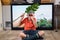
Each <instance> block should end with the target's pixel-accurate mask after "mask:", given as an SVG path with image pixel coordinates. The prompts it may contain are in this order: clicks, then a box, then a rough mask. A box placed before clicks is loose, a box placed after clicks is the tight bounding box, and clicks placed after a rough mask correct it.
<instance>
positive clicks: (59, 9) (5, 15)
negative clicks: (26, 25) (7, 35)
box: [0, 0, 60, 29]
mask: <svg viewBox="0 0 60 40" xmlns="http://www.w3.org/2000/svg"><path fill="white" fill-rule="evenodd" d="M37 2H39V3H54V28H56V27H55V26H56V25H55V24H56V21H55V19H57V20H58V21H57V24H58V29H60V25H59V24H60V0H0V27H1V28H2V29H11V4H12V3H13V4H26V3H37Z"/></svg>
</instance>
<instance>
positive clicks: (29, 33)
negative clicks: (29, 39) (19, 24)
mask: <svg viewBox="0 0 60 40" xmlns="http://www.w3.org/2000/svg"><path fill="white" fill-rule="evenodd" d="M23 33H25V34H28V35H34V34H36V33H38V30H24V31H23Z"/></svg>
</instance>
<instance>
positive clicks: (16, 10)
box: [12, 5, 52, 20]
mask: <svg viewBox="0 0 60 40" xmlns="http://www.w3.org/2000/svg"><path fill="white" fill-rule="evenodd" d="M28 6H30V5H14V6H13V8H12V10H13V20H15V19H16V18H18V17H19V16H20V15H22V14H23V13H25V10H26V8H27V7H28ZM25 17H26V14H25ZM44 17H45V18H46V19H47V20H51V19H52V5H40V6H39V9H37V11H35V18H36V19H43V18H44Z"/></svg>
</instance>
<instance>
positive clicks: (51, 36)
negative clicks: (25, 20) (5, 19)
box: [0, 30, 60, 40]
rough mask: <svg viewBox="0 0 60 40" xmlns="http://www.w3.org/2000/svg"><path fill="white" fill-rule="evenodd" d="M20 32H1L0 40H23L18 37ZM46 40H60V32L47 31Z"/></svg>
mask: <svg viewBox="0 0 60 40" xmlns="http://www.w3.org/2000/svg"><path fill="white" fill-rule="evenodd" d="M20 32H21V31H20V30H6V31H4V30H1V31H0V40H21V38H19V37H18V35H19V33H20ZM43 37H44V40H60V30H58V32H55V31H54V30H45V35H44V36H43Z"/></svg>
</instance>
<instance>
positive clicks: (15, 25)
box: [13, 14, 24, 27]
mask: <svg viewBox="0 0 60 40" xmlns="http://www.w3.org/2000/svg"><path fill="white" fill-rule="evenodd" d="M20 17H21V19H20ZM20 17H18V18H17V20H15V21H14V22H13V26H14V27H20V24H21V21H22V20H23V18H24V14H23V15H21V16H20Z"/></svg>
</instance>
